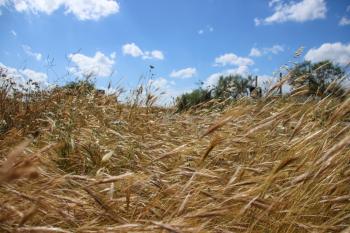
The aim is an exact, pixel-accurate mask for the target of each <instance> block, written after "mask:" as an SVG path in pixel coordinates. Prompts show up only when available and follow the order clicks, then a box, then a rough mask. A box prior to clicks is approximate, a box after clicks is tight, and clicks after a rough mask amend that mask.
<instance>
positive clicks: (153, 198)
mask: <svg viewBox="0 0 350 233" xmlns="http://www.w3.org/2000/svg"><path fill="white" fill-rule="evenodd" d="M45 101H46V102H45V103H49V104H46V105H45V104H41V108H42V106H45V108H44V111H40V114H38V115H37V119H36V120H35V121H33V122H32V123H31V124H30V125H31V127H29V128H30V130H24V129H26V128H27V127H12V128H11V129H10V130H9V131H7V132H6V133H5V134H3V135H2V136H1V139H0V159H1V166H0V167H1V168H0V203H1V204H0V231H1V232H64V233H66V232H341V231H343V232H349V229H350V150H349V149H350V148H349V144H350V133H349V132H350V130H349V128H350V124H349V120H350V118H349V112H350V109H349V108H350V103H349V97H347V99H345V100H344V101H342V102H341V101H339V100H335V99H332V98H326V99H324V100H322V101H319V102H316V101H312V100H306V101H304V102H301V101H300V100H299V101H296V100H293V99H273V98H271V99H266V100H259V101H253V100H248V99H246V100H241V101H239V102H238V103H236V104H235V105H232V106H230V107H227V108H225V109H224V110H223V111H221V110H220V111H215V110H213V111H209V110H208V109H202V110H196V111H191V112H187V113H181V114H174V113H173V112H171V110H169V109H161V108H152V107H148V108H142V107H135V105H133V106H132V107H128V106H127V105H122V104H118V103H116V102H115V101H114V100H113V98H112V97H107V96H98V95H94V94H89V95H67V94H64V93H63V94H62V93H59V92H56V93H52V94H51V96H49V97H47V98H46V99H45ZM38 108H39V106H38ZM24 117H25V116H24ZM21 120H22V121H24V120H25V119H24V118H23V119H22V118H21ZM27 123H28V122H27ZM33 129H35V130H37V131H40V133H39V135H38V136H37V137H30V136H28V134H29V133H31V131H33Z"/></svg>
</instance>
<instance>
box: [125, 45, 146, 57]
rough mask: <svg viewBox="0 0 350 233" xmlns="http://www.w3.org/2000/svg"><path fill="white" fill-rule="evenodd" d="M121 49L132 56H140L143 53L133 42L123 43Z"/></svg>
mask: <svg viewBox="0 0 350 233" xmlns="http://www.w3.org/2000/svg"><path fill="white" fill-rule="evenodd" d="M122 51H123V54H124V55H130V56H133V57H140V56H142V55H143V52H142V50H141V49H140V48H139V47H138V46H137V45H136V44H135V43H129V44H125V45H123V47H122Z"/></svg>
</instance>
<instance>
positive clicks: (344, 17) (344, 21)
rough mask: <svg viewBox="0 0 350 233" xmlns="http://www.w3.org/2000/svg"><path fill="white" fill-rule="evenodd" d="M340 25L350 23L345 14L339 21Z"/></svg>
mask: <svg viewBox="0 0 350 233" xmlns="http://www.w3.org/2000/svg"><path fill="white" fill-rule="evenodd" d="M339 25H340V26H347V25H350V19H349V18H348V17H346V16H343V17H342V18H341V19H340V21H339Z"/></svg>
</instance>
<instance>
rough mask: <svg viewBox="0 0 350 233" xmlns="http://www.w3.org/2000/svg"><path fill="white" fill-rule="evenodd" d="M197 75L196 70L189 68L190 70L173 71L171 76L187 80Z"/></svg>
mask: <svg viewBox="0 0 350 233" xmlns="http://www.w3.org/2000/svg"><path fill="white" fill-rule="evenodd" d="M196 74H197V69H196V68H193V67H188V68H185V69H181V70H173V71H172V72H171V74H170V77H172V78H180V79H186V78H192V77H193V76H195V75H196Z"/></svg>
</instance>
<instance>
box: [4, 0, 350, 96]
mask: <svg viewBox="0 0 350 233" xmlns="http://www.w3.org/2000/svg"><path fill="white" fill-rule="evenodd" d="M0 11H1V13H0V14H1V15H0V28H1V29H2V30H1V34H0V65H1V66H3V67H6V68H7V69H8V70H10V71H11V72H13V73H16V75H17V76H21V77H22V78H27V77H28V76H29V75H31V77H34V78H35V77H36V78H37V79H38V80H40V81H42V82H47V83H59V84H62V82H64V81H68V80H72V79H74V77H76V76H78V77H79V76H81V75H84V74H86V73H89V72H92V73H94V74H95V75H96V76H97V77H96V84H97V86H98V87H106V86H107V85H108V83H109V81H111V82H112V83H113V84H122V85H123V86H124V87H125V88H131V87H134V86H135V85H137V83H138V80H139V78H140V76H141V75H146V74H147V72H148V66H149V65H153V66H155V69H154V73H155V77H154V81H153V85H154V86H156V87H159V88H161V89H162V90H164V91H166V92H167V93H168V97H169V96H174V95H177V94H180V93H182V92H184V91H187V90H190V89H191V88H195V87H197V86H198V82H199V81H203V82H204V83H205V85H212V84H213V83H215V80H216V79H217V77H218V76H219V75H220V74H231V73H232V74H234V73H238V74H242V75H248V74H253V75H259V76H260V77H261V79H260V80H261V81H263V80H273V78H272V77H271V76H273V72H274V71H276V70H278V68H279V67H280V66H282V65H284V64H288V62H289V61H295V59H294V58H293V55H294V52H295V51H296V50H297V49H298V48H299V47H301V46H304V52H303V55H302V56H301V57H300V58H299V59H298V60H299V61H300V60H303V59H307V60H312V61H319V60H323V59H331V60H333V61H334V62H337V63H339V64H341V65H345V64H346V63H347V62H349V61H350V1H349V0H295V1H286V0H271V1H268V0H266V1H263V0H244V1H243V0H176V1H170V0H169V1H164V0H142V1H141V0H99V1H97V0H96V1H91V0H75V1H72V0H71V1H69V0H16V1H15V0H0ZM52 59H54V60H53V62H52ZM48 60H50V61H51V62H50V64H51V65H52V66H50V68H49V66H48ZM68 71H69V74H70V75H69V76H66V74H67V72H68Z"/></svg>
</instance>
